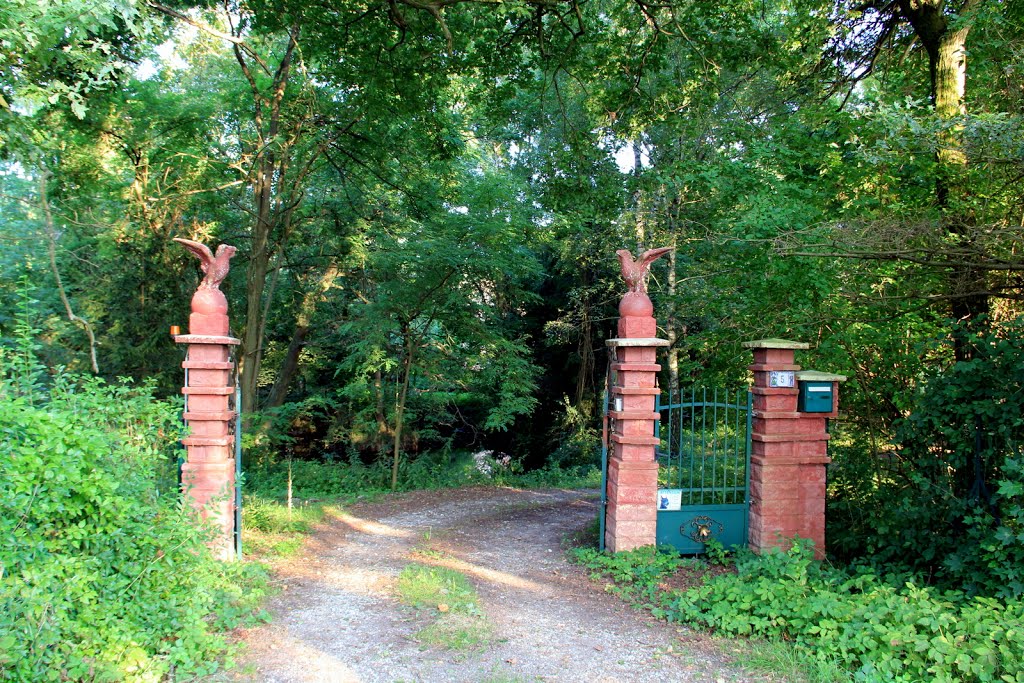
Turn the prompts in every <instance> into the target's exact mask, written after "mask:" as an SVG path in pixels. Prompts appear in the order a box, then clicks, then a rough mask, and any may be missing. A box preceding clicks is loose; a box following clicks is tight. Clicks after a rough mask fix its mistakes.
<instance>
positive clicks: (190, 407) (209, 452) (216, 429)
mask: <svg viewBox="0 0 1024 683" xmlns="http://www.w3.org/2000/svg"><path fill="white" fill-rule="evenodd" d="M227 311H228V308H227V300H226V299H225V298H224V295H223V294H222V293H221V291H220V290H219V289H199V290H198V291H196V294H195V296H194V297H193V298H192V314H191V316H189V334H184V335H177V336H175V337H174V341H175V342H177V343H178V344H187V345H188V351H187V354H186V357H185V362H184V363H182V364H181V365H182V367H183V368H185V387H184V388H183V389H182V390H181V391H182V393H183V394H185V415H184V417H185V421H186V423H187V424H188V426H189V431H190V433H189V435H188V436H187V437H185V438H184V439H182V443H183V444H185V447H186V449H187V450H188V461H187V462H186V463H185V464H184V465H183V466H182V489H183V490H184V492H185V494H186V495H187V496H189V498H190V500H191V502H192V506H193V507H194V508H195V509H196V510H198V511H199V512H200V514H201V515H202V517H203V518H204V519H206V520H207V521H209V522H211V523H212V524H213V525H214V526H215V528H216V529H217V535H216V537H215V538H214V539H213V541H212V542H211V544H210V547H211V548H212V549H213V551H214V553H215V554H216V555H217V556H218V557H220V558H221V559H225V560H227V559H232V558H234V556H235V544H234V530H235V515H234V511H235V494H234V488H235V458H234V436H233V435H232V433H231V429H230V426H231V423H232V421H233V420H234V417H235V413H234V411H232V410H231V409H230V404H229V399H230V397H231V396H232V395H233V394H234V393H235V389H234V387H233V386H232V383H231V376H232V371H233V369H234V363H233V362H232V360H231V347H232V346H235V345H237V344H238V339H235V338H234V337H230V336H228V313H227Z"/></svg>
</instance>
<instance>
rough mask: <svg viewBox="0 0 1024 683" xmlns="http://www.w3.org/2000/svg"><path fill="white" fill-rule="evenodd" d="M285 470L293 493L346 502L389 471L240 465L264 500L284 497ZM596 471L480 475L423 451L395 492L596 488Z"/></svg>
mask: <svg viewBox="0 0 1024 683" xmlns="http://www.w3.org/2000/svg"><path fill="white" fill-rule="evenodd" d="M289 469H290V470H291V472H290V474H291V490H292V495H293V497H294V498H298V499H302V500H307V501H309V500H331V501H336V502H348V501H354V500H357V499H358V500H364V499H366V498H372V497H374V496H378V495H382V494H384V493H390V492H391V470H390V466H389V465H388V464H387V463H386V462H379V463H373V464H369V465H367V464H364V463H362V462H360V461H359V459H358V458H352V459H351V460H335V461H332V462H320V461H312V460H293V461H292V462H291V463H290V464H289V463H288V462H286V461H284V462H277V463H274V464H271V465H263V466H260V467H251V468H246V484H245V487H246V491H247V492H249V493H251V494H253V495H256V496H259V497H262V498H264V499H268V500H279V501H283V500H285V498H286V497H287V492H288V488H289V487H288V479H289ZM600 483H601V473H600V470H598V469H596V468H594V467H573V468H568V469H563V468H560V467H556V466H549V467H545V468H543V469H540V470H533V471H530V472H521V471H517V468H510V469H507V470H495V471H493V472H492V473H490V474H485V473H483V472H481V471H479V470H478V469H476V468H475V467H474V466H473V464H472V461H466V460H465V459H462V458H458V457H453V456H452V455H451V454H448V453H445V452H437V453H432V454H424V455H421V456H420V457H419V458H416V459H415V460H411V461H405V462H403V464H402V466H401V468H400V472H399V479H398V490H399V491H416V490H424V489H446V488H461V487H466V486H511V487H515V488H589V487H593V488H596V487H599V486H600Z"/></svg>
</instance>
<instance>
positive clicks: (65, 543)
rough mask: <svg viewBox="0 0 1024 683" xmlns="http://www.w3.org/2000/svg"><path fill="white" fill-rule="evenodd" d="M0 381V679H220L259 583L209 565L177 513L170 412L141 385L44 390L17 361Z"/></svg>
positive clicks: (194, 533) (254, 575) (4, 366)
mask: <svg viewBox="0 0 1024 683" xmlns="http://www.w3.org/2000/svg"><path fill="white" fill-rule="evenodd" d="M0 370H2V373H3V374H2V375H0V452H2V453H3V457H2V458H0V681H65V680H75V681H78V680H88V681H113V680H131V681H156V680H161V679H162V678H164V677H166V676H168V675H174V676H175V677H179V678H180V677H188V676H193V675H198V674H204V673H209V672H211V671H212V670H214V669H216V668H217V667H218V660H219V659H220V655H222V654H223V653H224V652H225V649H226V643H225V640H224V638H223V637H222V636H220V635H218V631H221V630H223V629H225V628H231V627H233V626H235V625H237V624H238V623H239V621H240V620H241V619H243V618H244V617H245V616H246V615H249V614H250V613H251V612H252V608H253V606H254V604H255V603H256V602H258V601H259V600H260V598H261V596H262V591H263V586H265V583H266V579H265V576H263V574H262V571H261V570H260V569H259V568H257V567H254V566H245V565H225V564H222V563H220V562H217V561H216V560H214V559H213V558H212V557H211V555H210V553H209V552H208V550H207V549H206V547H205V545H204V540H205V538H206V532H205V531H204V530H203V529H201V528H199V527H198V526H197V524H196V522H195V520H194V515H193V514H192V512H191V509H187V508H185V507H183V506H182V504H181V501H180V495H179V494H178V493H177V490H176V478H175V477H174V471H175V464H176V452H175V449H174V447H173V444H174V442H175V440H176V439H177V438H178V437H179V436H180V434H179V427H178V426H177V425H178V420H179V418H178V416H179V414H180V413H179V410H180V408H179V407H178V406H176V405H172V404H170V403H166V402H160V401H155V400H153V398H152V397H151V395H150V388H149V387H148V386H143V387H132V386H130V385H128V384H125V383H122V384H118V385H106V384H104V383H103V382H101V381H99V380H96V379H85V378H78V377H75V376H71V375H63V374H58V375H57V377H56V378H54V379H53V380H52V381H50V382H46V381H45V380H46V378H45V375H44V374H43V373H42V372H41V370H40V368H38V366H35V365H33V364H32V362H31V361H30V360H26V357H25V356H22V357H21V358H20V359H19V362H18V363H13V362H11V357H10V356H9V355H8V356H4V355H0ZM47 384H48V385H49V386H46V385H47ZM169 446H170V450H169V449H168V448H169Z"/></svg>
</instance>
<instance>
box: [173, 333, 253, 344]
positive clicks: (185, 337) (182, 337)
mask: <svg viewBox="0 0 1024 683" xmlns="http://www.w3.org/2000/svg"><path fill="white" fill-rule="evenodd" d="M173 339H174V343H175V344H226V345H228V346H237V345H238V344H241V343H242V340H241V339H236V338H235V337H221V336H219V335H215V334H176V335H174V337H173Z"/></svg>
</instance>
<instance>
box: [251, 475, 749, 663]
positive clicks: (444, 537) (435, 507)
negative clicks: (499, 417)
mask: <svg viewBox="0 0 1024 683" xmlns="http://www.w3.org/2000/svg"><path fill="white" fill-rule="evenodd" d="M596 511H597V503H596V494H594V493H593V492H590V493H588V492H580V491H563V490H544V491H521V490H513V489H462V490H454V491H440V492H436V491H435V492H418V493H413V494H406V495H400V496H393V497H389V498H388V499H387V501H386V502H382V503H375V504H366V505H360V506H356V507H355V508H353V509H352V510H351V511H350V512H349V513H348V514H346V515H343V516H342V517H340V518H338V519H333V520H331V521H330V523H329V524H326V525H324V527H323V528H322V529H321V530H320V531H319V532H318V533H317V534H316V535H315V536H314V537H313V538H312V539H311V541H310V542H309V543H308V544H307V546H306V547H305V549H304V551H303V553H302V555H301V556H299V557H297V558H295V559H293V560H291V561H289V562H288V563H287V564H282V565H279V566H278V567H277V568H276V571H277V576H278V578H279V580H280V581H281V582H282V584H283V587H284V590H283V591H282V592H281V593H280V594H279V595H278V596H277V597H276V598H274V599H273V600H272V601H271V604H270V610H271V612H272V613H273V615H274V619H273V621H272V622H271V623H270V624H268V625H266V626H263V627H260V628H257V629H252V630H249V631H247V632H245V633H243V634H242V639H243V640H244V641H245V642H246V643H247V645H248V647H247V648H246V654H245V656H244V657H243V658H242V661H241V662H239V664H240V668H239V669H238V670H237V671H239V672H240V673H239V674H237V678H240V679H244V680H249V681H281V682H286V681H287V682H293V681H294V682H298V681H325V682H327V681H329V682H337V683H347V682H352V683H355V682H359V683H371V682H377V681H381V682H388V683H391V682H397V681H410V682H411V681H418V682H425V683H433V682H445V683H447V682H449V681H459V682H461V681H465V682H474V683H476V682H481V683H513V682H519V681H523V682H525V681H573V682H575V681H586V682H587V683H599V682H620V681H638V682H639V681H658V682H667V681H671V682H682V681H712V682H715V683H717V682H718V681H753V680H764V679H760V678H758V677H756V676H752V675H750V674H749V673H745V672H743V671H742V670H739V669H737V668H735V667H734V666H733V665H731V664H730V662H729V658H728V657H727V656H726V655H724V654H723V652H722V649H721V646H720V645H718V644H716V643H714V642H712V641H710V640H709V639H707V638H705V637H703V636H700V635H698V634H695V633H693V632H691V631H689V630H687V629H679V628H677V627H675V626H673V625H669V624H665V623H661V622H657V621H655V620H653V619H651V618H649V617H646V616H645V615H643V614H642V613H641V612H639V611H636V610H633V609H631V608H629V607H627V606H625V605H624V604H623V603H622V602H621V601H620V600H619V599H618V598H616V597H614V596H612V595H608V594H606V593H605V592H603V590H602V589H601V586H599V585H596V584H594V583H592V582H590V581H589V580H588V579H587V577H586V574H585V573H584V572H583V571H582V570H581V569H580V568H578V567H576V566H574V565H571V564H568V563H567V561H566V560H565V557H564V550H563V539H564V538H565V537H566V536H567V535H568V534H571V533H573V532H575V531H577V530H579V529H582V528H583V527H585V526H586V525H587V524H588V523H590V522H592V521H593V519H594V516H595V514H596ZM411 562H419V563H423V564H432V563H433V564H442V565H446V566H450V567H452V568H454V569H457V570H458V571H460V572H462V573H464V574H466V575H467V576H468V577H469V578H470V580H471V581H472V583H473V584H474V585H475V587H476V589H477V591H478V593H479V595H480V601H481V603H482V605H481V606H482V609H483V612H484V616H485V618H486V620H487V622H489V623H490V624H491V625H492V626H493V629H494V633H495V637H494V639H493V640H492V641H491V643H490V645H488V646H487V647H485V648H484V649H482V650H479V651H473V650H470V651H449V650H444V649H437V648H429V647H424V646H422V645H421V644H420V643H419V642H417V640H416V638H415V635H414V634H415V633H416V632H417V631H418V630H419V629H420V628H422V627H423V626H424V624H425V623H427V622H428V621H429V619H430V617H429V616H428V615H424V614H422V613H418V612H416V611H415V610H413V609H411V608H409V607H406V606H404V605H402V604H400V603H399V602H398V600H397V599H396V597H395V590H394V584H395V580H396V578H397V576H398V574H399V572H400V571H401V570H402V568H403V567H405V566H406V565H408V564H409V563H411Z"/></svg>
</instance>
